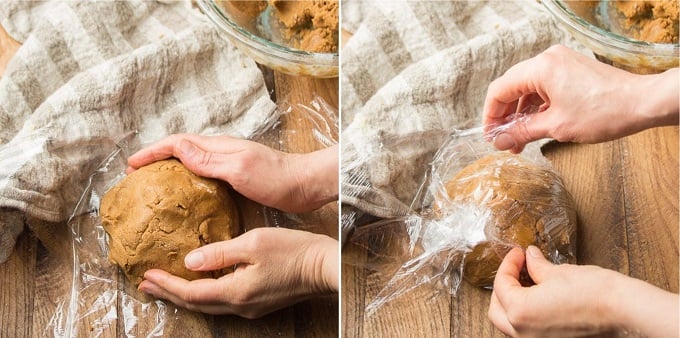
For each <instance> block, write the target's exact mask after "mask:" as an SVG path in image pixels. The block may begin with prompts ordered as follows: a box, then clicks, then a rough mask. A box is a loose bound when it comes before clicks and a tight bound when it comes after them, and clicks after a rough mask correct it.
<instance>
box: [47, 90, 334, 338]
mask: <svg viewBox="0 0 680 338" xmlns="http://www.w3.org/2000/svg"><path fill="white" fill-rule="evenodd" d="M278 106H279V108H278V109H279V113H277V114H274V117H275V119H273V120H272V121H267V122H266V123H264V125H265V127H263V129H261V130H258V131H256V132H254V133H253V134H252V135H251V136H250V137H249V138H250V139H252V140H255V141H257V142H260V143H264V144H268V145H270V146H275V145H276V143H277V142H280V141H277V140H278V136H279V133H280V132H281V128H280V120H279V119H278V118H279V117H280V116H282V115H283V114H288V113H291V112H292V111H293V110H296V109H297V110H302V112H303V113H302V114H296V116H301V118H302V119H305V120H306V121H307V123H306V125H308V126H311V127H310V129H311V132H312V133H313V135H314V138H315V140H316V142H318V144H319V147H326V146H329V145H331V144H334V143H337V118H336V116H337V115H336V112H335V110H334V108H333V107H331V106H330V105H328V104H327V103H326V102H325V101H323V99H321V98H320V97H316V98H315V99H314V100H312V101H311V102H310V103H309V104H295V105H293V104H289V103H287V100H285V99H283V100H280V103H279V104H278ZM287 131H288V132H307V131H306V130H305V131H302V130H290V128H289V129H288V130H287ZM110 144H111V145H112V146H111V148H112V149H111V152H110V154H109V155H108V156H107V157H106V158H105V159H104V160H103V161H102V162H101V164H99V166H97V168H96V170H95V171H94V173H93V174H92V175H91V176H90V178H89V181H88V182H87V187H86V189H85V192H84V193H83V195H82V196H81V198H80V200H79V202H78V204H77V206H76V208H75V210H74V211H73V214H72V216H71V217H70V219H69V220H68V227H69V229H70V230H71V239H72V241H71V249H72V266H71V272H70V273H67V274H63V275H60V276H58V277H59V279H57V280H54V281H53V283H57V284H59V287H60V288H61V289H63V290H64V294H63V296H62V297H60V298H58V299H56V300H55V301H54V302H55V305H56V310H55V312H54V314H53V315H52V317H51V320H50V322H49V323H48V325H47V327H46V328H45V330H44V332H43V334H44V335H48V336H54V337H81V336H88V337H99V336H113V335H115V334H116V333H117V334H118V335H119V336H120V335H125V336H127V337H156V336H172V335H181V334H182V332H185V330H187V329H188V328H187V327H186V326H185V325H187V322H188V321H187V319H190V318H191V317H194V318H193V319H192V320H193V321H196V320H197V319H196V318H197V317H198V318H200V317H201V316H202V315H201V314H198V313H193V312H190V311H188V310H185V309H181V308H178V307H176V306H175V305H174V304H172V303H170V302H165V301H162V300H157V299H154V298H152V297H150V296H148V295H145V294H143V293H141V292H139V291H138V290H137V289H136V287H135V286H134V285H131V284H130V283H127V281H126V280H125V277H124V276H123V274H122V273H121V272H119V269H118V267H117V266H116V265H113V264H112V263H110V262H109V260H108V245H107V234H106V232H105V231H104V228H103V227H102V225H101V221H100V219H99V204H100V200H101V197H102V196H103V194H104V193H105V192H106V191H107V190H108V189H109V188H110V187H112V186H113V185H115V184H116V183H117V182H118V181H119V180H121V179H122V178H123V177H124V176H125V169H126V167H127V158H128V157H129V156H130V155H132V154H133V153H134V152H135V151H137V150H139V149H141V148H143V146H144V145H141V144H139V140H138V139H137V137H136V132H129V133H127V134H125V135H121V136H120V137H119V138H117V139H115V140H111V142H110ZM272 144H273V145H272ZM275 148H276V147H275ZM278 148H285V147H284V146H283V145H281V146H280V147H278ZM282 150H284V151H285V149H282ZM257 215H258V216H261V217H263V219H264V220H263V222H264V224H265V226H286V227H291V228H298V229H305V230H310V231H311V230H314V229H315V226H314V225H309V224H306V223H304V220H303V219H300V218H298V217H297V216H295V215H292V214H285V213H282V212H280V211H278V210H274V209H272V208H267V207H262V209H261V212H258V213H257ZM336 217H337V216H336ZM256 223H257V222H256ZM260 223H262V222H260ZM242 224H243V227H244V230H245V231H247V230H249V228H250V227H249V225H248V220H242ZM198 320H199V321H200V320H201V319H198ZM173 332H174V333H173Z"/></svg>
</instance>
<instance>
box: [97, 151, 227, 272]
mask: <svg viewBox="0 0 680 338" xmlns="http://www.w3.org/2000/svg"><path fill="white" fill-rule="evenodd" d="M99 211H100V217H101V220H102V225H103V226H104V229H105V230H106V232H107V233H108V234H109V259H110V260H111V261H112V262H113V263H115V264H117V265H118V266H120V267H121V269H123V271H124V272H125V275H126V276H127V278H128V279H129V280H130V281H131V282H133V283H134V284H135V285H137V284H139V283H140V282H141V281H142V279H143V276H144V272H146V271H147V270H149V269H162V270H165V271H167V272H169V273H171V274H173V275H176V276H179V277H182V278H185V279H188V280H194V279H200V278H211V277H216V276H213V273H212V272H194V271H191V270H188V269H186V267H185V266H184V256H186V255H187V253H189V252H190V251H191V250H193V249H196V248H198V247H200V246H203V245H205V244H207V243H212V242H218V241H223V240H228V239H231V238H232V237H234V236H236V235H237V234H238V233H239V217H238V211H237V209H236V205H235V204H234V202H233V200H232V198H231V197H230V196H229V191H228V188H227V187H226V185H225V184H224V183H223V182H220V181H217V180H213V179H208V178H203V177H199V176H197V175H195V174H193V173H192V172H190V171H189V170H188V169H187V168H186V167H184V165H182V163H180V162H179V161H177V160H175V159H170V160H164V161H158V162H154V163H152V164H150V165H147V166H145V167H142V168H140V169H138V170H136V171H135V172H133V173H131V174H130V175H128V176H127V177H126V178H124V179H123V180H122V181H120V182H119V183H118V184H117V185H116V186H114V187H113V188H111V189H109V191H107V192H106V194H104V197H103V198H102V201H101V205H100V210H99Z"/></svg>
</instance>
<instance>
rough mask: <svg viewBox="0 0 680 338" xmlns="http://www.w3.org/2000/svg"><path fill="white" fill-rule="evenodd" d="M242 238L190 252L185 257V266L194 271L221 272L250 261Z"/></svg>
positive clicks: (205, 246) (208, 245)
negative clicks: (220, 270) (226, 268)
mask: <svg viewBox="0 0 680 338" xmlns="http://www.w3.org/2000/svg"><path fill="white" fill-rule="evenodd" d="M245 252H247V250H246V248H244V244H243V241H242V240H241V238H240V237H237V238H234V239H231V240H227V241H221V242H216V243H210V244H207V245H204V246H202V247H200V248H198V249H195V250H193V251H191V252H189V253H188V254H187V255H186V256H185V257H184V265H185V266H186V267H187V269H189V270H193V271H211V270H219V269H222V268H225V267H229V266H232V265H236V264H238V263H244V262H248V261H249V257H248V256H247V255H246V254H245Z"/></svg>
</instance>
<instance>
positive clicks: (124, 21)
mask: <svg viewBox="0 0 680 338" xmlns="http://www.w3.org/2000/svg"><path fill="white" fill-rule="evenodd" d="M0 24H2V26H3V27H4V28H5V29H6V30H7V32H8V33H9V34H10V35H11V36H12V37H13V38H14V39H16V40H17V41H19V42H21V43H22V46H21V47H20V48H19V50H18V51H17V53H16V55H15V56H14V57H13V58H12V60H10V62H9V64H8V66H7V69H6V71H5V74H4V75H3V76H2V78H1V79H0V262H2V261H4V260H6V258H7V257H8V255H9V254H10V253H11V250H12V248H13V245H14V241H15V239H16V236H17V235H18V234H19V233H20V232H21V230H22V229H23V223H24V220H25V219H28V220H30V219H36V220H41V221H49V222H59V221H64V220H66V219H67V218H68V217H69V215H70V213H71V212H72V210H73V207H74V206H75V204H76V202H77V199H78V198H79V197H80V195H81V193H82V192H83V190H84V185H85V183H86V182H85V180H86V179H87V178H88V176H89V175H90V174H91V173H92V171H93V170H94V169H95V168H96V167H97V165H98V164H99V163H100V162H101V160H102V159H103V158H104V156H106V155H107V154H109V153H110V152H111V150H112V149H114V147H115V146H116V142H117V141H118V139H119V138H120V137H122V136H124V135H125V134H127V133H129V132H133V131H137V132H138V137H137V142H138V144H146V143H150V142H153V141H155V140H158V139H160V138H162V137H164V136H166V135H168V134H171V133H179V132H183V133H199V134H229V135H233V136H237V137H249V136H251V135H253V134H254V133H256V132H258V131H260V130H262V129H263V128H264V127H265V124H266V123H267V122H268V121H272V120H274V119H275V117H276V116H275V115H276V112H275V111H276V110H275V105H274V103H273V102H272V101H271V100H270V99H269V95H268V92H267V89H266V87H265V83H264V80H263V76H262V73H261V71H260V70H259V69H258V67H257V65H256V64H255V62H254V61H253V60H251V59H250V58H248V57H247V56H245V55H244V54H242V53H240V52H239V51H238V50H236V49H235V48H234V47H233V46H232V45H231V44H229V43H228V42H227V41H225V40H224V39H223V38H221V37H220V36H219V34H218V32H217V30H216V29H215V28H214V27H213V26H212V24H211V23H210V22H209V21H208V20H206V19H204V18H203V17H202V15H201V13H200V12H198V11H197V10H196V9H195V8H193V7H192V5H191V3H190V2H189V1H173V2H150V1H129V2H121V1H113V2H63V1H46V2H27V1H5V2H3V4H2V6H0ZM36 223H37V224H40V223H41V222H36Z"/></svg>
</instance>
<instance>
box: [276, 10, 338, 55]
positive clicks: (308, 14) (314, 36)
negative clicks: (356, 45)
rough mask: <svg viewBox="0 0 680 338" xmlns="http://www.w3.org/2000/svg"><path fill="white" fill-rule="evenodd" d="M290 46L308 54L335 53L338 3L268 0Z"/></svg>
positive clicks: (336, 49)
mask: <svg viewBox="0 0 680 338" xmlns="http://www.w3.org/2000/svg"><path fill="white" fill-rule="evenodd" d="M270 3H271V4H272V6H273V7H274V8H275V9H276V13H277V14H276V15H277V17H278V20H279V22H280V23H281V24H282V29H281V33H282V36H283V38H284V39H285V40H289V41H291V42H292V43H293V47H295V48H298V49H302V50H306V51H310V52H323V53H329V52H337V51H338V2H337V1H320V0H313V1H295V0H270Z"/></svg>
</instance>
